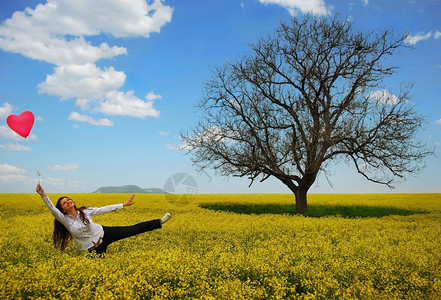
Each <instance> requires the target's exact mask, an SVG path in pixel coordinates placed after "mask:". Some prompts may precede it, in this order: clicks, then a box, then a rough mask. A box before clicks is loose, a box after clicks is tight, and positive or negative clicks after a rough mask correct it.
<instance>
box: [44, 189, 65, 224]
mask: <svg viewBox="0 0 441 300" xmlns="http://www.w3.org/2000/svg"><path fill="white" fill-rule="evenodd" d="M42 199H43V202H44V204H46V207H47V208H49V211H50V212H51V213H52V215H53V216H54V217H55V219H57V220H58V221H59V222H60V223H61V224H63V225H65V226H66V218H65V217H64V214H63V213H62V212H61V211H59V210H58V208H56V207H55V206H54V204H53V203H52V201H51V200H50V199H49V197H48V196H44V197H43V198H42Z"/></svg>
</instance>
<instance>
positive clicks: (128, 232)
mask: <svg viewBox="0 0 441 300" xmlns="http://www.w3.org/2000/svg"><path fill="white" fill-rule="evenodd" d="M170 218H171V215H170V214H169V213H167V214H165V215H164V217H162V218H161V219H156V220H151V221H146V222H141V223H138V224H135V225H132V226H115V227H106V226H103V229H104V236H103V240H102V243H101V244H100V245H99V246H98V247H96V248H95V249H94V251H95V252H96V253H97V254H101V253H104V252H106V250H107V246H109V245H110V244H112V243H114V242H116V241H119V240H122V239H125V238H128V237H131V236H134V235H137V234H141V233H144V232H147V231H152V230H155V229H160V228H162V224H164V223H165V222H167V221H168V220H170Z"/></svg>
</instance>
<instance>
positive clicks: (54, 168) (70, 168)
mask: <svg viewBox="0 0 441 300" xmlns="http://www.w3.org/2000/svg"><path fill="white" fill-rule="evenodd" d="M48 169H49V170H52V171H73V170H76V169H78V165H77V164H74V163H66V164H64V165H53V166H49V167H48Z"/></svg>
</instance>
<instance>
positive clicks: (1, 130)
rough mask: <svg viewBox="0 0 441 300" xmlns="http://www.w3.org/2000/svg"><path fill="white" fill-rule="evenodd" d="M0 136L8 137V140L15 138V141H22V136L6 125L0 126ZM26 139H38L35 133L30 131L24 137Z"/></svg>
mask: <svg viewBox="0 0 441 300" xmlns="http://www.w3.org/2000/svg"><path fill="white" fill-rule="evenodd" d="M0 137H2V138H5V139H10V140H15V141H23V140H24V138H23V137H22V136H20V135H18V134H17V133H15V132H14V131H12V129H11V128H9V127H7V126H0ZM26 140H28V141H29V140H30V141H37V140H38V139H37V136H36V135H35V134H33V133H31V134H29V136H28V137H27V138H26Z"/></svg>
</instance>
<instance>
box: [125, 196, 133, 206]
mask: <svg viewBox="0 0 441 300" xmlns="http://www.w3.org/2000/svg"><path fill="white" fill-rule="evenodd" d="M133 198H135V194H133V195H131V196H130V197H129V199H127V201H126V202H125V203H124V204H123V205H124V206H130V205H132V204H135V202H133Z"/></svg>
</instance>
